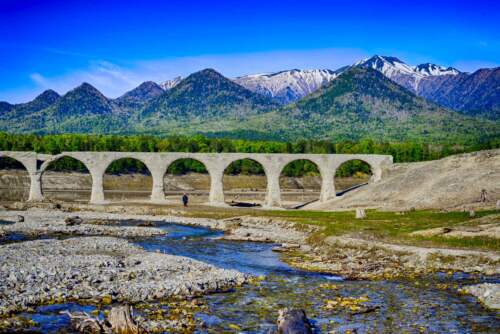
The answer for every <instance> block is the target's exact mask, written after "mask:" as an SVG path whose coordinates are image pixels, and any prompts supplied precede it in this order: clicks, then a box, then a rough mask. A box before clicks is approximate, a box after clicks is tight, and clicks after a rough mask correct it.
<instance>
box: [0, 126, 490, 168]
mask: <svg viewBox="0 0 500 334" xmlns="http://www.w3.org/2000/svg"><path fill="white" fill-rule="evenodd" d="M494 148H500V139H496V140H493V141H488V142H481V143H476V144H473V145H457V144H453V143H450V144H433V143H424V142H375V141H373V140H371V139H365V140H360V141H357V142H353V141H338V142H333V141H327V140H300V141H297V142H280V141H262V140H241V139H226V138H208V137H204V136H202V135H195V136H169V137H165V138H161V137H155V136H122V135H85V134H61V135H34V134H9V133H4V132H0V150H1V151H35V152H38V153H45V154H59V153H61V152H64V151H117V152H120V151H121V152H125V151H128V152H200V153H214V152H218V153H221V152H240V153H318V154H333V153H344V154H390V155H392V156H393V158H394V162H416V161H427V160H435V159H441V158H443V157H446V156H449V155H452V154H458V153H465V152H472V151H478V150H484V149H494ZM15 167H19V166H18V164H16V162H14V161H12V160H10V159H0V168H2V169H4V168H15ZM50 169H51V170H57V171H68V170H75V171H85V167H84V166H83V164H81V163H80V162H78V161H76V160H74V159H71V158H64V159H60V160H58V161H56V162H54V163H52V164H51V166H50ZM190 171H194V172H199V173H204V172H206V170H205V168H204V166H203V164H201V163H199V162H198V161H196V160H192V159H184V160H179V161H177V162H176V163H174V164H173V165H172V166H170V168H169V171H168V172H170V173H173V174H183V173H187V172H190ZM107 172H109V173H124V172H140V173H147V168H146V167H145V166H144V165H143V164H142V163H141V162H140V161H137V160H133V159H122V160H119V161H115V162H114V163H113V164H112V165H111V166H110V167H109V168H108V171H107ZM356 172H361V173H369V172H370V168H369V166H368V165H367V164H366V163H362V162H360V161H352V162H348V163H345V164H343V165H342V166H341V168H340V169H339V170H338V172H337V175H338V176H350V175H353V174H354V173H356ZM226 173H228V174H239V173H242V174H261V173H263V170H262V166H260V164H258V163H256V162H254V161H252V160H240V161H236V162H234V163H233V164H231V165H230V166H229V167H228V169H227V170H226ZM283 173H284V175H286V176H303V175H316V174H317V173H318V171H317V168H316V166H315V165H314V164H313V163H311V162H309V161H302V160H298V161H295V162H292V163H291V164H289V165H288V166H287V167H286V168H285V170H284V171H283Z"/></svg>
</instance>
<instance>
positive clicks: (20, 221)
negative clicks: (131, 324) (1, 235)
mask: <svg viewBox="0 0 500 334" xmlns="http://www.w3.org/2000/svg"><path fill="white" fill-rule="evenodd" d="M16 222H18V223H22V222H24V216H21V215H17V218H16Z"/></svg>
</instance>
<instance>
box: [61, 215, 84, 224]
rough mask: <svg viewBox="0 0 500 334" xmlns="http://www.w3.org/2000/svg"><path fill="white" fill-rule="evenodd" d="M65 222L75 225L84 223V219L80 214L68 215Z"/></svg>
mask: <svg viewBox="0 0 500 334" xmlns="http://www.w3.org/2000/svg"><path fill="white" fill-rule="evenodd" d="M64 222H65V223H66V226H74V225H80V224H81V223H83V219H82V218H80V217H78V216H73V217H67V218H66V219H64Z"/></svg>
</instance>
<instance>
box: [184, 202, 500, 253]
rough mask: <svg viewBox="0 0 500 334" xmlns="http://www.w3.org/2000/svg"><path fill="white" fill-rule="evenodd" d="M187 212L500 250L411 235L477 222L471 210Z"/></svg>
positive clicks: (324, 232)
mask: <svg viewBox="0 0 500 334" xmlns="http://www.w3.org/2000/svg"><path fill="white" fill-rule="evenodd" d="M498 213H500V210H484V211H477V212H476V216H475V217H474V219H476V218H481V217H484V216H487V215H491V214H498ZM187 215H188V216H192V217H207V218H216V219H221V218H228V217H234V216H243V215H251V216H263V217H269V218H274V219H281V220H287V221H293V222H297V223H301V224H307V225H316V226H321V227H322V229H321V231H319V232H317V233H316V235H313V236H312V239H313V240H318V241H319V240H322V239H324V238H326V237H328V236H340V235H346V234H349V235H352V236H356V237H361V238H367V239H377V240H380V241H385V242H394V243H402V244H408V245H415V246H421V247H448V248H464V249H478V250H495V251H500V242H499V241H498V240H497V239H494V238H489V237H464V238H455V237H453V238H451V237H443V236H432V237H422V236H411V235H410V233H412V232H415V231H420V230H426V229H431V228H437V227H451V228H453V227H456V226H462V225H468V226H470V225H475V224H477V222H471V220H472V218H470V217H469V213H468V212H439V211H432V210H417V211H409V212H404V213H403V214H402V213H398V212H385V211H376V210H368V211H367V218H366V219H355V213H354V211H342V212H322V211H302V210H296V211H284V210H255V209H223V208H214V209H212V208H207V207H205V208H203V210H189V211H188V212H187Z"/></svg>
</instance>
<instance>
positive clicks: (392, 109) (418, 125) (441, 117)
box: [209, 67, 500, 142]
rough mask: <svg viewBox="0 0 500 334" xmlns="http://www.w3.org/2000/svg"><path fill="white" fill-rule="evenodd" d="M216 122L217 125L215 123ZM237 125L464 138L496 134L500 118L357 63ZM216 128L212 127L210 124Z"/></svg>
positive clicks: (351, 135)
mask: <svg viewBox="0 0 500 334" xmlns="http://www.w3.org/2000/svg"><path fill="white" fill-rule="evenodd" d="M211 126H212V125H211ZM213 127H215V128H217V127H224V128H225V129H226V130H228V129H229V128H230V127H232V133H233V134H237V133H238V132H240V131H241V132H244V131H251V130H252V129H255V130H258V131H260V132H261V133H263V134H265V133H269V134H274V135H275V136H276V135H278V136H279V137H280V138H282V139H294V138H316V139H320V138H334V139H352V140H357V139H360V138H364V137H369V138H374V139H379V140H417V141H428V142H430V141H455V140H456V141H460V142H462V141H464V140H474V138H476V139H477V138H478V137H494V136H498V133H500V132H499V131H500V124H499V123H498V122H497V123H495V122H491V121H486V120H482V119H477V118H472V117H466V116H462V115H460V114H457V113H455V112H453V111H449V110H446V109H444V108H442V107H439V106H438V105H436V104H433V103H431V102H427V101H426V100H424V99H423V98H420V97H417V96H416V95H414V94H412V93H411V92H410V91H408V90H406V89H405V88H403V87H402V86H399V85H397V84H396V83H394V82H393V81H391V80H389V79H388V78H386V77H385V76H384V75H382V74H381V73H380V72H378V71H375V70H372V69H369V68H360V67H353V68H351V69H349V70H348V71H346V72H344V73H343V74H341V75H340V76H339V77H337V78H336V79H335V80H333V81H332V82H331V83H330V84H329V85H327V86H325V87H323V88H321V89H320V90H318V91H317V92H316V93H314V94H312V95H309V96H307V97H306V98H304V99H302V100H300V101H298V102H296V103H294V104H291V105H289V106H286V107H282V108H280V109H277V110H275V111H273V112H270V113H266V114H263V115H259V116H256V117H252V118H251V119H250V120H249V121H248V122H246V123H241V124H220V123H219V124H214V125H213ZM209 128H210V127H209Z"/></svg>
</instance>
